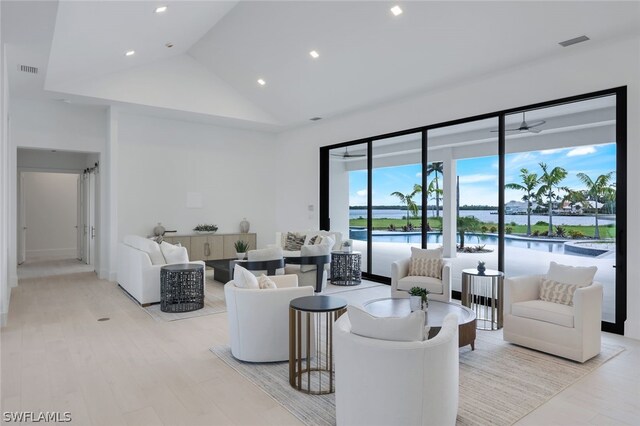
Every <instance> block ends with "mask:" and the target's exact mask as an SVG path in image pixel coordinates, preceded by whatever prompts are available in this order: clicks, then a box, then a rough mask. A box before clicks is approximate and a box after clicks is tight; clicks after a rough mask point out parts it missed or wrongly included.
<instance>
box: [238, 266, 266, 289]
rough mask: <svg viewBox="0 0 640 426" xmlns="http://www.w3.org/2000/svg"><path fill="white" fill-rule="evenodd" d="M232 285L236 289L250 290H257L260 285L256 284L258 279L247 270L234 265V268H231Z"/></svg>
mask: <svg viewBox="0 0 640 426" xmlns="http://www.w3.org/2000/svg"><path fill="white" fill-rule="evenodd" d="M233 283H234V284H235V286H236V287H240V288H250V289H259V288H260V284H259V283H258V278H257V277H256V276H255V275H253V274H252V273H251V272H250V271H249V270H247V269H246V268H243V267H242V266H240V265H238V264H237V263H236V266H235V267H234V268H233Z"/></svg>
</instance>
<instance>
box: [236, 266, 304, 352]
mask: <svg viewBox="0 0 640 426" xmlns="http://www.w3.org/2000/svg"><path fill="white" fill-rule="evenodd" d="M269 278H270V279H271V280H273V281H274V282H275V284H276V286H277V287H278V288H275V289H262V290H261V289H247V288H239V287H236V284H235V282H234V281H233V280H232V281H229V282H228V283H227V284H225V286H224V297H225V300H226V303H227V311H228V324H229V339H230V341H231V353H232V354H233V356H234V357H235V358H237V359H239V360H242V361H249V362H272V361H285V360H288V359H289V303H290V302H291V300H292V299H295V298H298V297H304V296H312V295H313V287H298V277H297V276H296V275H273V276H269ZM312 328H313V327H312Z"/></svg>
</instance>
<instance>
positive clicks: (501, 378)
mask: <svg viewBox="0 0 640 426" xmlns="http://www.w3.org/2000/svg"><path fill="white" fill-rule="evenodd" d="M623 350H624V348H623V347H621V346H614V345H608V344H603V345H602V352H601V353H600V355H598V356H597V357H595V358H593V359H591V360H589V361H587V362H585V363H584V364H579V363H576V362H573V361H569V360H565V359H562V358H557V357H554V356H551V355H547V354H545V353H542V352H537V351H534V350H530V349H526V348H522V347H519V346H515V345H511V344H509V343H506V342H504V341H503V340H502V332H500V331H497V332H495V331H494V332H486V331H478V335H477V338H476V350H475V351H471V349H470V348H469V347H468V346H467V347H465V348H462V349H460V402H459V407H458V420H457V424H458V425H487V424H492V425H511V424H513V423H515V422H516V421H518V420H519V419H521V418H522V417H524V416H526V415H527V414H528V413H530V412H531V411H533V410H534V409H536V408H537V407H539V406H540V405H542V404H544V403H545V402H546V401H548V400H549V399H551V398H552V397H553V396H554V395H556V394H558V393H559V392H561V391H562V390H563V389H565V388H567V387H568V386H570V385H572V384H573V383H575V382H576V381H578V380H579V379H580V378H581V377H583V376H584V375H585V374H587V373H589V372H591V371H593V370H595V369H596V368H598V367H600V366H601V365H602V364H604V363H605V362H607V361H608V360H610V359H611V358H613V357H615V356H616V355H618V354H619V353H621V352H622V351H623ZM211 352H213V353H214V354H216V355H217V356H218V357H219V358H220V359H222V360H223V361H224V362H225V363H227V364H228V365H229V366H230V367H231V368H233V369H234V370H236V371H237V372H238V373H240V374H242V375H243V376H244V377H246V378H247V379H249V380H250V381H251V382H253V383H254V384H256V385H257V386H258V387H259V388H260V389H262V390H263V391H264V392H266V393H267V394H268V395H270V396H271V397H272V398H273V399H275V400H276V401H277V402H279V403H280V404H281V405H282V406H284V407H285V408H286V409H287V410H289V411H290V412H291V413H292V414H293V415H294V416H296V417H297V418H298V419H300V421H302V422H303V423H304V424H306V425H334V424H335V423H336V419H335V413H336V409H335V396H334V395H307V394H304V393H302V392H298V391H296V390H294V389H293V388H292V387H291V386H290V385H289V367H288V363H286V362H279V363H245V362H241V361H238V360H236V359H235V358H234V357H233V356H232V355H231V350H230V348H229V347H228V346H226V345H221V346H214V347H213V348H211Z"/></svg>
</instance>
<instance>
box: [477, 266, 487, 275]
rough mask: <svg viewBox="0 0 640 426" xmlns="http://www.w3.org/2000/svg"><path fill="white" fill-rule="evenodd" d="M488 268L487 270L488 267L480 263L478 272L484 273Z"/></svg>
mask: <svg viewBox="0 0 640 426" xmlns="http://www.w3.org/2000/svg"><path fill="white" fill-rule="evenodd" d="M486 270H487V268H486V267H484V266H480V265H478V273H479V274H480V275H484V271H486Z"/></svg>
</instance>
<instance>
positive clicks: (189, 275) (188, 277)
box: [160, 263, 204, 312]
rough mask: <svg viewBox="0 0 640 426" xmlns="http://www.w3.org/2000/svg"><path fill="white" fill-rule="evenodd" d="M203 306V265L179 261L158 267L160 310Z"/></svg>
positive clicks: (177, 309) (187, 310)
mask: <svg viewBox="0 0 640 426" xmlns="http://www.w3.org/2000/svg"><path fill="white" fill-rule="evenodd" d="M203 307H204V267H203V266H202V265H197V264H193V263H179V264H175V265H166V266H163V267H162V268H160V310H161V311H162V312H189V311H197V310H198V309H202V308H203Z"/></svg>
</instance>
